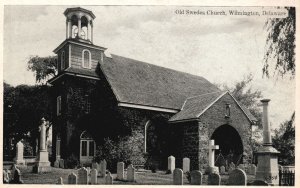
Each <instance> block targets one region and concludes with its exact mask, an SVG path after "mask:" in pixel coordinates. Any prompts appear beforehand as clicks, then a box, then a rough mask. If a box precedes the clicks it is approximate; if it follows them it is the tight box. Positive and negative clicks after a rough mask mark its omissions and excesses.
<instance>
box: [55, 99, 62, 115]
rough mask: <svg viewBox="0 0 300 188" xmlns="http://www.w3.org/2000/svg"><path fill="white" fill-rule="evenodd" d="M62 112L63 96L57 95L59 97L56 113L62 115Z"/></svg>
mask: <svg viewBox="0 0 300 188" xmlns="http://www.w3.org/2000/svg"><path fill="white" fill-rule="evenodd" d="M61 112H62V107H61V96H57V98H56V115H57V116H60V115H61Z"/></svg>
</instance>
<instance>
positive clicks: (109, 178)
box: [105, 172, 113, 185]
mask: <svg viewBox="0 0 300 188" xmlns="http://www.w3.org/2000/svg"><path fill="white" fill-rule="evenodd" d="M105 184H108V185H112V184H113V177H112V175H111V173H110V172H108V173H107V174H106V176H105Z"/></svg>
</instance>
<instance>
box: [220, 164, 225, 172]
mask: <svg viewBox="0 0 300 188" xmlns="http://www.w3.org/2000/svg"><path fill="white" fill-rule="evenodd" d="M220 174H225V166H220Z"/></svg>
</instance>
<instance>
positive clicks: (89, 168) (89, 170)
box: [86, 167, 91, 175]
mask: <svg viewBox="0 0 300 188" xmlns="http://www.w3.org/2000/svg"><path fill="white" fill-rule="evenodd" d="M86 170H87V172H88V175H90V174H91V167H86Z"/></svg>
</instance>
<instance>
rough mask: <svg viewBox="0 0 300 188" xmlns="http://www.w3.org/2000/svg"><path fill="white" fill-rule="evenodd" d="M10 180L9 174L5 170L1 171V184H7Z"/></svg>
mask: <svg viewBox="0 0 300 188" xmlns="http://www.w3.org/2000/svg"><path fill="white" fill-rule="evenodd" d="M9 181H10V178H9V172H8V170H7V169H5V170H4V171H3V183H9Z"/></svg>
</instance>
